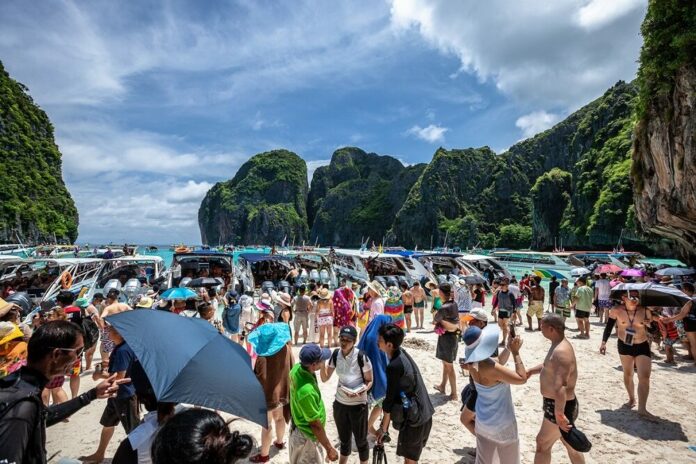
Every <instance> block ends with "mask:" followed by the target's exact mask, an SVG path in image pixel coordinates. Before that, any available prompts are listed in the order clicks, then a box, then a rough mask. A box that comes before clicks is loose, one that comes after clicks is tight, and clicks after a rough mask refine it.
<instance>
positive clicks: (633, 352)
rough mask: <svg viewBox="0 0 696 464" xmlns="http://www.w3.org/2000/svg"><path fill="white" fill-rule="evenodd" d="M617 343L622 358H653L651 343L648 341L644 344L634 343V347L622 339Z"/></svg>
mask: <svg viewBox="0 0 696 464" xmlns="http://www.w3.org/2000/svg"><path fill="white" fill-rule="evenodd" d="M617 342H618V343H617V344H618V348H619V354H620V355H622V356H633V357H634V358H635V357H638V356H647V357H648V358H650V357H652V353H651V352H650V343H648V341H647V340H646V341H644V342H643V343H637V344H636V343H634V344H633V345H627V344H625V343H624V342H623V341H622V340H621V339H620V338H619V339H618V341H617Z"/></svg>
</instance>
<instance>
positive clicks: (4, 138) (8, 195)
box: [0, 63, 78, 243]
mask: <svg viewBox="0 0 696 464" xmlns="http://www.w3.org/2000/svg"><path fill="white" fill-rule="evenodd" d="M61 170H62V163H61V154H60V152H59V151H58V147H57V146H56V144H55V141H54V139H53V126H52V125H51V122H50V121H49V119H48V116H46V113H45V112H43V111H42V110H41V109H40V108H39V107H38V106H37V105H36V104H35V103H34V101H33V100H32V99H31V97H30V96H29V95H28V89H27V88H26V87H25V86H24V85H22V84H20V83H19V82H17V81H15V80H13V79H12V78H10V76H9V74H8V73H7V72H6V71H5V68H4V67H3V65H2V63H0V241H4V242H16V241H17V237H16V234H15V231H16V232H17V233H19V234H20V236H21V238H22V240H24V241H26V242H35V243H37V242H46V241H50V242H52V241H53V240H54V236H55V238H57V239H58V240H59V241H68V242H70V243H72V242H73V241H74V240H75V239H76V238H77V226H78V215H77V209H76V208H75V204H74V203H73V200H72V197H71V196H70V193H69V192H68V190H67V188H66V187H65V184H64V183H63V178H62V173H61ZM54 234H55V235H54Z"/></svg>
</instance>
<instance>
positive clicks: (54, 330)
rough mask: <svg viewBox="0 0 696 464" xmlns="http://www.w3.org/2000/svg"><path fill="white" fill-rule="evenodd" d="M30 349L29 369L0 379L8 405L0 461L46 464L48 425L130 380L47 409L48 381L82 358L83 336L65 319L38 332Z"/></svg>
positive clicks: (1, 399)
mask: <svg viewBox="0 0 696 464" xmlns="http://www.w3.org/2000/svg"><path fill="white" fill-rule="evenodd" d="M27 351H28V355H27V365H26V366H24V367H22V368H20V369H19V370H17V371H15V372H13V373H11V374H10V375H8V376H7V377H3V378H2V379H0V403H3V404H6V405H9V406H8V408H7V409H5V410H4V411H3V413H2V416H1V417H0V462H7V463H10V462H13V463H45V462H46V460H47V456H46V427H47V426H48V427H50V426H52V425H55V424H57V423H59V422H62V421H63V420H65V419H67V418H68V417H70V416H71V415H72V414H73V413H75V412H77V411H78V410H80V409H81V408H83V407H84V406H86V405H88V404H89V403H90V402H92V401H93V400H94V399H96V398H110V397H111V396H112V395H114V394H116V391H117V390H118V388H119V386H120V384H121V383H124V382H127V381H129V379H120V380H117V379H116V376H115V375H112V376H111V377H109V378H108V379H106V380H104V381H103V382H100V383H99V384H97V386H96V387H95V388H92V389H91V390H89V391H87V392H85V393H82V394H81V395H79V396H77V397H75V398H73V399H71V400H68V401H66V402H64V403H62V404H60V405H55V406H52V407H49V408H47V407H46V406H45V405H44V403H43V402H42V401H41V391H42V390H43V389H44V386H45V384H46V383H47V382H48V379H51V378H54V377H58V376H64V375H65V374H67V373H68V371H69V370H70V369H71V368H72V365H73V364H74V363H75V361H76V360H77V359H80V356H82V352H83V351H84V343H83V340H82V332H81V331H80V329H79V328H78V327H77V326H75V324H72V323H70V322H67V321H57V322H47V323H45V324H42V325H41V327H39V328H37V329H36V330H35V331H34V333H33V335H32V336H31V338H30V339H29V345H28V350H27ZM17 400H21V401H17ZM3 409H4V408H3Z"/></svg>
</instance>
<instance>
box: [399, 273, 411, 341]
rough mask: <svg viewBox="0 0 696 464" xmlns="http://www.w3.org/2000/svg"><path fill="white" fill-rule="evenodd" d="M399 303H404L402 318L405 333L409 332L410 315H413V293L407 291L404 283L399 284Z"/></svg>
mask: <svg viewBox="0 0 696 464" xmlns="http://www.w3.org/2000/svg"><path fill="white" fill-rule="evenodd" d="M401 301H403V303H404V318H405V319H406V332H407V333H408V332H410V331H411V314H412V313H413V293H411V290H409V289H408V284H407V283H406V282H401Z"/></svg>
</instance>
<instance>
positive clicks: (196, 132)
mask: <svg viewBox="0 0 696 464" xmlns="http://www.w3.org/2000/svg"><path fill="white" fill-rule="evenodd" d="M646 4H647V0H556V1H554V2H548V1H541V0H518V1H516V2H509V1H507V0H491V1H487V2H480V1H478V0H451V1H444V0H440V1H438V0H390V1H379V0H372V1H351V2H342V1H336V2H324V1H319V0H317V1H303V0H298V1H293V2H271V1H252V0H244V1H228V2H222V1H220V2H218V1H198V2H188V1H138V2H111V1H90V2H71V1H58V0H53V1H48V0H47V1H40V2H26V1H21V0H6V1H3V2H1V3H0V60H2V62H3V64H4V66H5V68H6V69H7V70H8V72H9V73H10V75H11V76H12V77H14V78H15V79H17V80H19V81H20V82H22V83H24V84H25V85H27V86H28V87H29V89H30V93H31V95H32V97H33V98H34V100H35V101H36V103H37V104H39V105H40V106H41V107H42V108H43V109H44V110H45V111H46V112H47V113H48V115H49V117H50V118H51V121H52V122H53V124H54V126H55V135H56V142H57V143H58V145H59V147H60V150H61V152H62V153H63V176H64V179H65V181H66V183H67V185H68V188H69V189H70V191H71V193H72V195H73V197H74V198H75V201H76V203H77V207H78V210H79V212H80V236H79V239H78V240H79V241H80V242H90V243H95V242H108V241H110V240H113V241H117V242H118V241H129V242H139V243H175V242H176V243H178V242H186V243H197V242H199V241H200V235H199V232H198V225H197V219H196V218H197V212H198V206H199V204H200V200H201V199H202V198H203V196H204V195H205V192H206V191H207V190H208V189H209V188H210V187H211V186H212V185H213V184H214V183H215V182H218V181H221V180H225V179H229V178H231V177H232V176H233V175H234V173H235V172H236V170H237V169H238V167H239V166H240V165H241V164H242V163H243V162H244V161H246V160H247V159H248V158H249V157H250V156H252V155H254V154H256V153H259V152H262V151H267V150H272V149H275V148H287V149H289V150H292V151H294V152H296V153H297V154H298V155H300V156H301V157H303V158H304V159H305V160H306V161H307V162H308V167H309V169H310V171H312V170H313V169H315V168H316V167H317V166H321V165H323V164H326V163H328V160H329V159H330V157H331V154H332V152H333V151H334V150H335V149H336V148H338V147H342V146H346V145H354V146H359V147H361V148H363V149H364V150H366V151H372V152H376V153H379V154H387V155H392V156H394V157H396V158H398V159H400V160H402V162H404V163H418V162H427V161H429V160H430V159H431V157H432V155H433V153H434V152H435V150H436V149H437V148H438V147H439V146H443V147H446V148H466V147H472V146H473V147H478V146H483V145H488V146H490V147H491V148H493V149H494V150H496V151H497V152H502V151H504V150H505V149H506V148H507V147H509V146H510V145H512V144H514V143H515V142H517V141H519V140H521V139H523V138H526V137H528V136H531V135H533V134H535V133H537V132H540V131H542V130H544V129H547V128H549V127H551V126H552V125H553V124H554V123H556V122H558V121H559V120H561V119H563V117H565V116H566V115H568V114H569V113H571V112H572V111H574V110H576V109H578V108H579V107H581V106H582V105H584V104H585V103H588V102H589V101H591V100H592V99H594V98H596V97H598V96H600V95H601V94H602V93H603V92H604V91H605V90H606V89H607V88H608V87H610V86H611V85H612V84H613V83H615V82H616V81H617V80H620V79H623V80H631V79H633V78H634V77H635V73H636V70H637V63H636V60H637V58H638V54H639V50H640V45H641V42H642V41H641V38H640V23H641V21H642V18H643V16H644V14H645V9H646Z"/></svg>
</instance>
